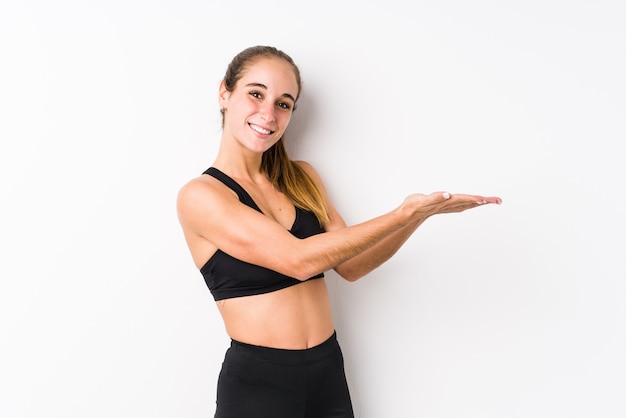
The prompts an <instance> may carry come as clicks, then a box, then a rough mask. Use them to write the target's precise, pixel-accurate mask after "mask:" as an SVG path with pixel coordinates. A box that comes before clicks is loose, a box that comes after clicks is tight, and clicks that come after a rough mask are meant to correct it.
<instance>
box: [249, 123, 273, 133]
mask: <svg viewBox="0 0 626 418" xmlns="http://www.w3.org/2000/svg"><path fill="white" fill-rule="evenodd" d="M250 127H251V128H252V129H254V130H255V131H257V132H258V133H260V134H263V135H269V134H271V133H272V131H268V130H267V129H263V128H261V127H260V126H257V125H253V124H250Z"/></svg>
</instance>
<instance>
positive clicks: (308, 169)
mask: <svg viewBox="0 0 626 418" xmlns="http://www.w3.org/2000/svg"><path fill="white" fill-rule="evenodd" d="M293 162H294V164H296V165H297V166H298V167H300V168H301V169H302V170H304V172H305V173H307V174H308V175H309V176H311V178H312V179H313V181H315V183H317V184H318V185H320V186H321V185H322V178H321V177H320V175H319V173H318V172H317V170H316V169H315V167H313V165H311V163H309V162H308V161H303V160H294V161H293Z"/></svg>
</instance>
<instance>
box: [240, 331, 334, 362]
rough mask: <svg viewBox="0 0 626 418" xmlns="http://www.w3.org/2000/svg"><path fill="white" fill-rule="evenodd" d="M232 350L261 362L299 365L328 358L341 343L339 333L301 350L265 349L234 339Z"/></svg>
mask: <svg viewBox="0 0 626 418" xmlns="http://www.w3.org/2000/svg"><path fill="white" fill-rule="evenodd" d="M230 350H232V351H233V352H236V353H238V354H240V355H245V356H250V357H253V358H256V359H259V360H264V361H269V362H273V363H282V364H293V365H297V364H310V363H315V362H318V361H320V360H323V359H325V358H328V356H329V355H330V354H331V353H334V352H337V351H339V350H340V348H339V342H338V341H337V332H336V331H335V332H333V335H331V336H330V338H328V339H327V340H326V341H324V342H323V343H321V344H319V345H316V346H315V347H311V348H305V349H301V350H289V349H283V348H272V347H263V346H259V345H252V344H247V343H242V342H240V341H237V340H233V339H231V343H230Z"/></svg>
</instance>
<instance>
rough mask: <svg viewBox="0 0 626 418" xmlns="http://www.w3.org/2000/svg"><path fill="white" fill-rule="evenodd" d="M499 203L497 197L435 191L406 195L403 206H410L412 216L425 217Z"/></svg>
mask: <svg viewBox="0 0 626 418" xmlns="http://www.w3.org/2000/svg"><path fill="white" fill-rule="evenodd" d="M493 203H495V204H498V205H499V204H501V203H502V199H500V198H499V197H495V196H492V197H485V196H478V195H468V194H451V193H448V192H435V193H431V194H429V195H425V194H422V193H416V194H412V195H410V196H408V197H407V198H406V199H405V200H404V203H403V206H405V207H407V208H410V210H411V211H412V218H427V217H429V216H432V215H437V214H440V213H456V212H463V211H465V210H467V209H472V208H475V207H478V206H483V205H486V204H493Z"/></svg>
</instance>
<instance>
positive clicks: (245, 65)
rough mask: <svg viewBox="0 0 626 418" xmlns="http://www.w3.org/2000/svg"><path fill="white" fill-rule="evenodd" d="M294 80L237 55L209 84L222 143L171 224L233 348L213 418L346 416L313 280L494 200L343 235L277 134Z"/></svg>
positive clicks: (382, 256) (353, 272)
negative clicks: (436, 220)
mask: <svg viewBox="0 0 626 418" xmlns="http://www.w3.org/2000/svg"><path fill="white" fill-rule="evenodd" d="M300 87H301V80H300V72H299V70H298V67H297V66H296V65H295V64H294V62H293V61H292V59H291V58H290V57H289V56H288V55H286V54H285V53H284V52H282V51H280V50H277V49H276V48H273V47H266V46H256V47H251V48H248V49H246V50H244V51H242V52H241V53H239V54H238V55H237V56H236V57H235V58H234V59H233V61H232V62H231V63H230V65H229V66H228V69H227V72H226V75H225V77H224V80H223V81H222V82H221V83H220V86H219V104H220V108H221V112H222V117H223V121H222V125H223V130H222V138H221V143H220V148H219V151H218V154H217V157H216V159H215V161H214V163H213V164H212V166H211V168H209V169H208V170H207V171H205V173H203V175H201V176H200V177H198V178H195V179H193V180H191V181H190V182H189V183H187V184H186V185H184V186H183V187H182V189H181V190H180V193H179V196H178V201H177V205H178V215H179V219H180V223H181V225H182V228H183V232H184V235H185V239H186V241H187V244H188V246H189V249H190V251H191V255H192V258H193V260H194V262H195V264H196V266H197V267H198V268H199V269H200V271H201V272H202V274H203V276H204V278H205V280H206V282H207V285H208V287H209V289H210V291H211V293H212V295H213V297H214V299H215V300H216V302H217V306H218V309H219V312H220V314H221V316H222V318H223V320H224V324H225V327H226V331H227V333H228V335H229V336H230V337H231V339H232V343H231V346H230V348H229V349H228V351H227V353H226V356H225V359H224V363H223V365H222V371H221V372H220V377H219V381H218V389H217V409H216V414H215V416H216V417H220V418H221V417H236V418H245V417H255V418H260V417H271V418H281V417H284V418H296V417H311V418H312V417H315V418H326V417H353V416H354V415H353V412H352V406H351V401H350V395H349V391H348V386H347V384H346V378H345V374H344V368H343V358H342V354H341V350H340V348H339V345H338V343H337V338H336V334H335V328H334V325H333V318H332V314H331V305H330V299H329V295H328V290H327V288H326V284H325V281H324V280H323V279H322V278H323V276H324V272H325V271H327V270H330V269H334V270H335V271H336V272H337V273H338V274H339V275H340V276H341V277H343V278H345V279H346V280H349V281H354V280H357V279H359V278H360V277H362V276H364V275H366V274H367V273H369V272H371V271H372V270H373V269H375V268H376V267H378V266H380V265H381V264H382V263H383V262H385V261H386V260H388V259H389V258H390V257H391V256H392V255H393V254H394V253H395V252H396V251H397V250H398V249H399V248H400V246H401V245H402V244H403V243H404V242H405V241H406V239H407V238H408V237H409V236H410V235H411V234H412V233H413V232H414V231H415V230H416V229H417V227H419V225H420V224H421V223H422V222H424V221H425V220H426V219H427V218H428V217H430V216H432V215H435V214H439V213H450V212H461V211H464V210H466V209H471V208H475V207H477V206H481V205H484V204H488V203H500V199H499V198H497V197H483V196H473V195H462V194H455V195H450V194H449V193H446V192H437V193H432V194H429V195H423V194H413V195H410V196H408V197H407V198H406V199H405V200H404V201H403V202H402V204H401V205H399V206H398V207H397V208H395V209H394V210H392V211H390V212H388V213H385V214H383V215H381V216H379V217H376V218H374V219H371V220H369V221H367V222H363V223H361V224H358V225H354V226H350V227H347V226H346V224H345V223H344V221H343V219H342V218H341V216H340V215H339V213H337V210H336V209H335V208H334V206H333V205H332V203H331V202H330V201H329V199H328V194H327V193H326V190H325V188H324V184H323V183H322V180H321V179H320V176H319V175H318V174H317V172H316V171H315V170H314V168H313V167H312V166H311V165H310V164H308V163H306V162H303V161H291V160H290V159H289V158H288V156H287V153H286V151H285V148H284V139H283V134H284V132H285V129H286V128H287V126H288V125H289V120H290V118H291V115H292V113H293V111H294V110H295V108H296V103H297V101H298V97H299V94H300Z"/></svg>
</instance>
